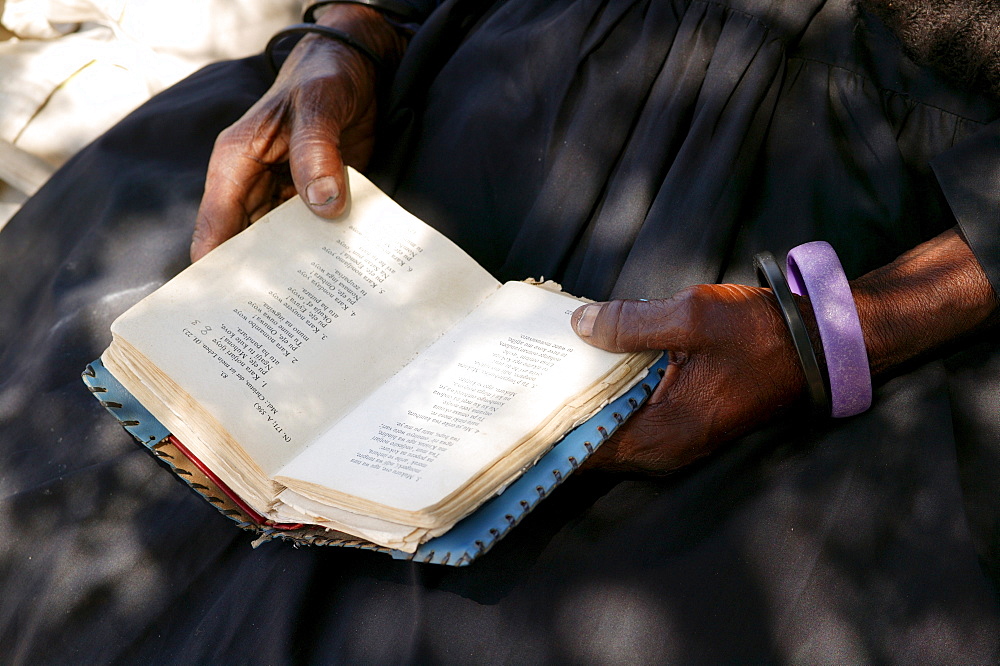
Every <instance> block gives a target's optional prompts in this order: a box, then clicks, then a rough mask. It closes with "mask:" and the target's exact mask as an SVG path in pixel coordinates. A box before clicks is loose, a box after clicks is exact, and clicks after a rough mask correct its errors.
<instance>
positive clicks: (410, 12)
mask: <svg viewBox="0 0 1000 666" xmlns="http://www.w3.org/2000/svg"><path fill="white" fill-rule="evenodd" d="M337 4H348V5H364V6H365V7H371V8H372V9H376V10H378V11H380V12H383V13H387V14H392V15H393V17H394V18H397V19H400V20H401V21H404V22H407V23H416V22H418V21H422V20H423V18H424V17H423V12H421V11H420V10H418V9H416V8H415V7H413V6H411V5H409V4H407V3H405V2H401V1H400V0H323V1H322V2H314V3H313V4H311V5H309V6H308V7H306V10H305V12H303V14H302V20H303V21H304V22H305V23H315V22H316V10H317V9H319V8H320V7H325V6H327V5H337Z"/></svg>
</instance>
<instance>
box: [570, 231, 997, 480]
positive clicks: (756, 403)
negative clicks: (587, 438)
mask: <svg viewBox="0 0 1000 666" xmlns="http://www.w3.org/2000/svg"><path fill="white" fill-rule="evenodd" d="M851 292H852V294H853V295H854V301H855V304H856V306H857V310H858V318H859V320H860V322H861V329H862V334H863V336H864V340H865V346H866V348H867V351H868V361H869V364H870V367H871V372H872V373H873V375H875V376H876V377H878V376H879V375H881V374H884V373H886V372H887V371H889V370H890V369H892V368H894V367H897V366H899V365H900V364H902V363H906V362H908V361H909V360H911V359H914V358H917V357H920V356H922V355H924V354H926V353H930V352H936V351H937V350H940V349H941V348H942V347H943V346H945V345H948V344H950V343H952V342H954V341H955V340H959V339H961V338H962V337H963V336H966V335H970V334H978V333H982V332H991V331H992V330H993V328H995V327H996V326H997V325H1000V295H998V294H997V293H996V292H995V291H994V290H993V288H992V286H991V285H990V282H989V279H988V278H987V276H986V274H985V272H984V271H983V269H982V266H981V265H980V264H979V262H978V261H977V260H976V257H975V255H974V254H973V252H972V250H971V249H970V247H969V246H968V244H967V243H966V242H965V241H964V239H963V238H962V236H961V234H960V233H959V232H958V230H957V229H949V230H948V231H945V232H943V233H942V234H940V235H938V236H936V237H934V238H932V239H930V240H928V241H927V242H925V243H921V244H920V245H918V246H917V247H915V248H913V249H912V250H910V251H908V252H905V253H904V254H902V255H900V256H899V257H898V258H897V259H896V260H895V261H893V262H892V263H890V264H887V265H885V266H883V267H880V268H877V269H875V270H873V271H871V272H870V273H866V274H865V275H862V276H860V277H858V278H857V279H855V280H853V281H852V282H851ZM798 305H799V310H800V311H801V312H802V315H803V317H804V319H805V323H806V328H807V329H808V330H809V335H810V339H811V341H812V346H813V349H814V350H816V352H817V356H818V357H819V359H820V363H821V365H823V360H824V359H823V354H822V343H821V341H820V338H819V334H818V332H817V328H816V321H815V315H814V314H813V311H812V306H811V304H810V303H809V300H808V299H807V298H798ZM572 324H573V328H574V329H575V330H576V332H577V333H578V334H580V336H581V337H582V338H583V339H584V340H586V341H587V342H589V343H590V344H593V345H595V346H597V347H601V348H603V349H608V350H610V351H639V350H645V349H666V350H669V352H670V360H671V361H672V363H671V366H670V367H669V369H668V370H667V373H666V375H665V376H664V378H663V380H662V381H661V382H660V384H659V386H658V387H657V388H656V390H655V391H654V393H653V395H652V396H651V398H650V400H649V402H647V403H646V405H645V406H644V407H643V408H642V409H640V410H639V411H638V412H637V413H636V414H634V415H633V416H632V418H630V419H629V420H628V421H627V422H626V423H625V425H623V426H622V427H621V428H620V429H619V430H618V431H617V432H616V433H615V435H614V436H613V437H612V438H611V439H610V440H609V441H608V442H606V443H605V444H604V445H602V446H601V448H599V449H598V450H597V453H595V454H594V456H592V457H591V458H590V459H589V460H588V461H587V463H588V466H589V467H603V468H607V469H616V470H623V471H643V472H650V473H663V472H668V471H670V470H673V469H677V468H678V467H681V466H683V465H686V464H688V463H690V462H693V461H694V460H696V459H698V458H699V457H701V456H704V455H707V454H708V453H710V452H711V451H712V450H714V449H715V448H717V447H718V446H719V445H720V444H722V443H724V442H726V441H728V440H731V439H734V438H735V437H738V436H740V435H743V434H745V433H747V432H750V431H751V430H754V429H755V428H757V427H759V426H761V425H763V424H764V423H767V422H768V421H770V420H772V419H774V418H776V417H778V416H779V415H780V414H782V413H783V412H784V411H785V410H786V409H787V408H788V407H790V406H792V405H794V404H795V403H796V402H801V401H803V400H804V397H805V394H806V390H805V376H804V375H803V373H802V370H801V367H800V366H799V361H798V356H797V355H796V353H795V349H794V347H793V346H792V339H791V335H790V334H789V333H788V330H787V329H786V327H785V324H784V320H783V318H782V316H781V311H780V309H779V308H778V305H777V301H776V300H775V298H774V296H773V295H772V294H771V291H770V290H769V289H759V288H756V287H746V286H742V285H731V284H729V285H698V286H695V287H689V288H688V289H685V290H683V291H681V292H679V293H678V294H676V295H675V296H674V297H672V298H669V299H665V300H658V301H649V302H644V301H610V302H608V303H595V304H592V305H585V306H583V307H581V308H579V309H577V310H576V312H574V313H573V317H572Z"/></svg>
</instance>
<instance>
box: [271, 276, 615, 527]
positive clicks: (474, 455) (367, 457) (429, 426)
mask: <svg viewBox="0 0 1000 666" xmlns="http://www.w3.org/2000/svg"><path fill="white" fill-rule="evenodd" d="M579 304H580V302H579V301H578V300H576V299H573V298H572V297H569V296H566V295H565V294H560V293H556V292H552V291H549V290H547V289H542V288H539V287H536V286H532V285H529V284H525V283H518V282H513V283H507V284H505V285H504V286H503V287H502V288H501V289H500V290H499V291H498V292H496V293H495V294H494V295H493V296H491V297H490V298H489V299H488V300H487V301H486V302H485V303H484V304H483V305H482V306H480V308H479V309H477V310H476V311H475V312H474V313H473V314H472V315H470V316H469V317H468V318H467V319H465V320H463V321H462V322H461V323H460V324H459V325H458V326H456V327H455V328H454V329H452V331H450V332H449V333H448V334H447V335H446V336H445V337H443V338H442V339H440V340H438V341H437V342H436V343H435V344H434V345H432V346H431V347H430V348H428V349H427V350H426V351H425V352H424V353H423V354H421V356H420V357H418V358H417V360H415V361H414V362H413V363H411V364H410V365H409V366H408V367H407V368H406V369H405V370H404V371H403V372H401V373H400V374H398V375H396V377H394V378H393V380H392V381H391V382H389V383H387V384H386V385H384V386H382V387H381V388H380V389H379V390H378V391H376V392H375V393H373V394H372V395H371V396H370V397H369V398H367V399H366V400H365V401H364V402H363V403H361V404H360V405H359V406H358V407H357V408H356V409H355V410H353V411H352V412H351V413H350V414H349V415H348V416H347V417H345V418H344V419H343V420H342V421H341V422H340V423H338V424H337V425H336V426H335V427H333V428H332V429H331V430H329V431H328V432H326V433H324V434H323V435H322V436H321V437H319V438H318V439H317V440H316V442H315V443H314V444H312V445H311V446H310V447H309V448H307V449H306V450H305V451H304V452H303V453H301V454H300V455H299V456H298V457H296V459H295V460H293V461H292V462H291V463H289V464H288V465H287V466H286V467H285V468H284V469H282V470H281V472H280V473H279V474H278V475H276V478H278V480H280V481H281V482H282V483H284V484H286V485H288V487H289V488H293V489H295V490H297V491H299V492H306V493H307V494H309V495H310V496H315V493H313V492H309V490H308V489H304V488H303V486H301V485H299V484H297V483H296V481H302V482H305V483H307V484H315V485H321V486H325V487H327V488H332V489H335V491H337V492H338V493H343V494H346V495H351V496H353V498H357V499H359V500H361V503H360V504H358V503H353V499H349V500H347V501H346V503H345V504H344V505H343V508H347V509H352V508H356V507H363V504H364V502H366V501H368V502H375V503H378V504H381V505H385V506H388V507H392V508H395V509H399V510H400V511H404V512H412V511H420V510H423V509H425V508H427V507H431V506H433V505H435V504H437V503H439V502H441V501H442V500H443V499H445V498H446V497H448V496H449V495H451V494H452V493H454V492H456V491H457V490H459V489H460V488H461V487H463V486H464V485H466V484H467V483H468V482H469V481H470V479H475V478H476V477H477V476H478V475H480V474H481V473H482V472H483V471H484V470H486V469H487V468H489V467H490V466H491V465H492V464H493V463H494V462H496V461H497V460H499V459H501V458H502V457H504V456H505V455H506V454H508V453H509V452H510V451H511V450H513V449H514V448H515V447H517V446H518V445H519V444H521V443H522V442H524V441H526V440H527V439H528V438H529V437H530V436H531V434H532V433H534V432H538V431H539V429H540V427H541V424H544V423H545V422H546V420H547V418H548V417H549V416H550V415H552V414H554V413H555V412H557V411H558V410H560V408H562V406H563V405H564V404H565V403H567V402H568V401H570V402H571V401H572V399H573V398H574V396H577V395H579V394H580V393H581V392H582V391H584V390H585V389H587V388H590V387H592V386H594V385H595V384H598V383H599V382H601V381H602V380H603V379H605V378H607V377H609V376H610V375H611V374H614V371H615V370H616V368H617V367H618V366H619V365H620V364H621V362H622V358H623V357H624V356H625V355H622V354H613V353H610V352H606V351H603V350H600V349H597V348H595V347H591V346H590V345H588V344H587V343H585V342H584V341H582V340H580V339H579V337H577V335H576V334H575V333H574V332H573V330H572V328H571V327H570V314H571V313H572V312H573V310H575V309H576V307H578V306H579ZM571 425H572V424H571ZM552 443H554V442H552V441H550V442H547V443H546V442H543V444H552ZM526 462H530V460H528V461H526ZM521 464H524V463H523V462H522V463H521ZM293 479H294V480H293ZM383 517H386V518H388V519H394V518H392V513H391V512H390V513H389V514H385V515H384V516H383Z"/></svg>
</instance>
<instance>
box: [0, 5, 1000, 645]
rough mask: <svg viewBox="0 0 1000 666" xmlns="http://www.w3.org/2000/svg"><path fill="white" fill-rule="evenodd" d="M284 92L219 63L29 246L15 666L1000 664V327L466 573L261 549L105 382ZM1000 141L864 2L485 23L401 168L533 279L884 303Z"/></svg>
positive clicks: (24, 256)
mask: <svg viewBox="0 0 1000 666" xmlns="http://www.w3.org/2000/svg"><path fill="white" fill-rule="evenodd" d="M469 4H472V3H469ZM789 5H790V6H789ZM268 84H269V79H268V76H267V74H266V70H265V68H264V67H263V65H262V63H261V61H260V60H258V59H250V60H246V61H239V62H233V63H223V64H219V65H215V66H212V67H209V68H208V69H206V70H204V71H202V72H200V73H199V74H197V75H196V76H194V77H192V78H191V79H189V80H187V81H185V82H183V83H181V84H180V85H178V86H176V87H175V88H173V89H172V90H170V91H168V92H167V93H165V94H163V95H161V96H159V97H157V98H154V99H153V100H152V101H151V102H149V103H148V104H146V105H145V106H144V107H142V108H141V109H139V110H138V111H137V112H135V113H134V114H133V115H132V116H130V117H129V118H128V119H126V120H125V121H124V122H122V123H121V124H120V125H119V126H117V127H116V128H115V129H114V130H112V131H111V132H109V133H108V134H107V135H105V136H104V137H102V138H101V139H100V140H98V141H97V142H96V143H94V144H93V145H92V146H90V147H89V148H87V149H86V150H84V151H83V152H82V153H81V154H80V155H78V156H77V157H76V158H74V159H73V160H72V161H71V162H70V163H69V164H68V165H67V166H66V167H65V168H64V169H62V170H61V171H60V172H59V173H58V174H57V175H56V176H55V177H54V178H53V179H52V181H50V183H49V184H47V185H46V186H45V188H43V190H42V191H41V192H39V194H38V195H37V196H36V197H34V198H33V199H32V200H30V201H29V202H28V203H27V204H26V205H25V207H24V208H23V210H22V211H21V213H20V214H19V215H18V216H16V217H15V219H14V220H12V221H11V222H10V224H9V225H8V227H7V228H6V229H4V231H3V232H2V233H0V489H2V494H0V498H2V499H0V526H2V531H0V589H2V591H3V593H2V595H0V661H3V662H4V663H9V662H13V663H47V662H54V663H59V662H67V663H81V662H109V661H143V662H146V661H150V662H184V663H192V662H193V663H203V662H218V661H223V660H225V661H234V662H240V661H245V662H254V663H257V662H260V663H286V662H293V661H322V662H338V661H365V662H386V661H393V662H400V661H401V662H407V661H430V660H433V661H445V662H447V661H451V662H483V661H489V662H504V661H506V662H540V661H577V662H591V661H594V662H624V661H632V662H664V661H696V662H720V661H797V662H802V661H806V662H829V661H836V662H870V661H898V662H906V663H914V662H942V661H948V662H951V661H961V662H966V663H984V662H996V661H997V660H998V659H1000V604H998V596H997V587H996V585H997V582H998V581H1000V506H998V505H1000V503H998V500H997V498H998V497H1000V481H998V478H1000V475H997V474H996V470H997V469H1000V345H998V343H997V341H996V339H995V335H994V336H990V335H983V336H981V337H980V338H977V339H970V340H965V341H961V342H960V343H956V345H955V346H954V347H953V348H950V349H947V350H943V351H942V352H940V353H938V354H936V355H935V356H933V357H931V358H926V359H921V360H920V361H918V362H915V363H913V364H911V365H910V366H908V367H906V368H901V369H899V370H898V372H896V374H895V375H894V376H892V377H890V378H888V379H887V380H886V381H884V382H883V383H881V385H879V386H878V387H877V389H876V398H875V404H874V407H873V408H872V410H871V411H869V412H868V413H866V414H864V415H861V416H859V417H856V418H852V419H847V420H842V421H838V422H821V423H816V422H815V421H814V420H808V419H806V418H805V417H801V418H796V417H794V416H792V417H789V418H788V419H786V420H783V421H782V422H780V423H775V424H773V425H771V426H769V427H767V428H765V429H763V430H761V431H759V432H756V433H754V434H752V435H750V436H748V437H745V438H743V439H742V440H740V441H738V442H735V443H733V444H732V445H730V446H727V447H725V448H724V449H723V450H722V451H720V452H719V453H718V454H716V455H714V456H712V457H711V458H709V459H707V460H705V461H703V462H701V463H698V464H696V465H695V466H693V467H691V468H689V469H686V470H684V471H682V472H679V473H676V474H673V475H671V476H669V477H666V478H663V479H649V478H633V477H623V476H619V475H609V474H603V473H589V474H586V475H580V476H578V477H575V478H572V479H570V480H569V481H568V482H567V483H566V484H565V485H564V486H563V488H562V489H560V490H559V492H557V493H555V494H554V495H553V496H552V497H550V498H549V499H547V500H546V501H545V502H544V503H542V505H540V507H539V509H538V510H537V511H536V512H535V513H533V514H532V515H531V516H529V517H528V518H527V519H526V520H525V521H524V522H523V523H522V524H521V525H520V526H519V527H518V528H517V529H515V530H514V531H513V532H512V533H511V534H510V535H509V536H508V537H507V538H506V539H504V540H503V541H502V542H500V544H499V545H498V546H496V547H495V548H494V550H493V551H491V552H490V553H489V554H488V555H487V556H485V557H484V558H482V559H481V560H480V561H478V562H476V563H475V564H474V565H472V566H471V567H468V568H464V569H452V568H446V567H433V566H426V565H419V564H411V563H406V562H396V561H393V560H391V559H389V558H387V557H385V556H383V555H378V554H374V553H367V552H358V551H351V550H346V549H335V548H301V549H296V548H293V547H291V546H290V545H288V544H284V543H267V544H264V545H262V546H261V547H259V548H257V549H252V548H251V547H250V541H251V539H250V537H248V536H247V535H246V534H245V533H243V532H240V531H239V530H237V529H236V528H235V527H233V526H232V525H231V524H230V523H229V522H228V521H227V520H226V519H225V518H223V517H222V516H221V515H219V514H218V513H217V512H216V511H215V510H214V509H213V508H212V507H211V506H209V505H207V504H206V503H204V502H203V501H202V500H201V499H200V498H198V497H196V496H195V495H194V494H193V493H192V492H190V491H189V490H188V489H187V488H185V487H184V486H183V485H182V484H181V483H180V482H179V481H177V480H176V479H174V478H173V477H172V476H171V475H170V474H168V473H167V472H165V471H164V470H163V469H161V468H160V467H159V466H158V465H157V464H156V463H155V462H153V460H152V459H151V458H150V457H149V456H148V455H147V454H146V453H145V452H143V451H142V450H141V449H140V448H139V447H138V446H136V445H135V444H134V443H133V442H132V441H131V439H130V438H129V436H128V435H126V434H125V433H124V431H122V430H121V429H120V428H119V427H118V426H117V424H116V423H115V422H114V421H113V419H111V418H110V417H109V416H108V415H107V414H106V413H104V410H103V409H101V408H100V406H99V405H98V404H97V402H96V401H95V400H93V398H92V397H91V396H90V395H89V394H88V392H87V391H86V390H85V388H84V387H83V385H82V383H81V382H80V380H79V373H80V371H81V370H82V368H83V367H84V366H85V364H86V363H87V362H89V361H90V360H92V359H93V358H96V357H97V356H98V355H99V354H100V353H101V352H102V351H103V349H104V347H105V346H106V345H107V344H108V342H109V341H110V334H109V332H108V327H109V325H110V322H111V320H112V319H113V318H114V317H115V316H117V315H118V314H119V313H121V312H122V311H124V310H125V309H126V308H127V307H128V306H130V305H131V304H132V303H134V302H136V301H137V300H139V299H140V298H141V297H142V296H144V295H145V294H147V293H149V292H150V291H152V290H153V289H155V288H156V287H157V286H158V285H159V284H161V283H162V282H164V281H165V280H166V279H168V278H169V277H170V276H172V275H173V274H175V273H176V272H177V271H179V270H180V269H182V268H183V267H184V266H185V265H186V263H187V249H188V244H189V241H190V234H191V230H192V224H193V220H194V215H195V211H196V209H197V205H198V200H199V198H200V196H201V191H202V182H203V179H204V171H205V166H206V163H207V159H208V156H209V153H210V150H211V146H212V141H213V140H214V137H215V135H216V134H217V133H218V132H219V131H220V130H221V129H222V128H224V127H225V126H227V125H228V124H230V123H231V122H233V121H234V120H235V119H236V118H238V117H239V116H240V115H241V114H242V112H243V111H244V110H245V109H246V108H248V106H249V105H250V104H252V103H253V101H255V99H256V98H257V97H259V95H260V94H262V93H263V91H264V90H265V89H266V87H267V86H268ZM998 116H1000V113H998V110H997V108H996V107H995V105H993V104H991V103H990V102H988V101H987V100H984V99H981V98H978V97H976V96H975V95H973V94H971V93H966V92H963V91H959V90H955V89H953V88H950V87H949V86H948V85H947V84H946V83H944V82H942V81H940V80H938V79H937V78H936V77H935V76H934V75H932V74H929V73H927V72H923V71H921V70H919V69H917V68H916V67H914V66H913V65H912V64H911V63H909V62H908V61H907V60H906V59H905V58H903V57H902V56H901V55H900V54H899V53H898V52H897V51H896V50H895V46H894V43H893V41H892V39H891V37H890V36H889V35H887V34H885V32H884V31H883V30H882V29H881V28H880V26H879V25H878V24H877V23H875V22H874V21H872V20H871V19H870V18H868V17H865V16H864V15H861V14H859V13H858V12H857V10H856V9H855V8H854V6H853V5H852V3H850V2H846V1H845V2H826V3H824V2H820V1H818V0H808V1H806V0H803V1H802V2H797V3H769V2H763V1H762V0H761V1H753V0H741V1H738V2H737V1H734V2H730V3H728V4H725V3H715V2H680V1H677V2H655V1H653V2H636V1H622V2H617V1H615V0H611V1H608V2H596V1H591V0H584V1H575V2H570V1H568V0H561V1H553V2H546V3H541V2H533V1H530V0H507V2H504V3H498V4H497V5H496V6H495V7H492V8H491V9H489V10H488V11H485V12H483V11H482V10H480V9H472V8H470V7H469V6H468V5H467V4H464V3H461V2H454V3H446V4H445V6H444V7H442V9H441V10H440V11H438V12H437V13H436V14H435V15H434V16H432V18H431V19H430V20H429V22H428V24H427V25H426V27H425V29H424V30H423V31H422V32H421V33H420V34H419V35H418V37H417V39H416V40H415V42H414V43H413V45H412V48H411V50H410V52H409V54H408V56H407V60H406V61H405V62H404V64H403V66H402V68H401V70H400V74H399V76H398V78H397V81H396V84H395V88H394V92H393V94H392V99H391V101H390V103H389V105H388V106H387V121H386V132H385V134H384V135H383V138H382V141H381V144H380V148H379V152H378V156H377V159H376V161H375V165H374V167H373V172H374V174H375V176H376V177H377V179H378V181H379V182H380V183H381V184H382V185H383V186H384V187H385V188H386V189H387V190H389V191H390V192H392V193H393V194H394V195H395V196H396V197H397V198H398V199H399V200H400V201H401V202H403V203H404V205H406V206H407V207H409V208H410V209H411V210H413V211H414V212H415V213H417V214H418V215H420V216H422V217H423V218H424V219H426V220H427V221H429V222H431V223H433V224H435V225H437V226H438V227H439V228H441V229H443V230H444V231H446V232H447V233H448V234H450V235H451V236H452V237H453V238H455V239H456V240H457V241H458V242H459V243H460V244H461V245H463V246H464V247H466V248H467V249H468V250H469V251H470V252H471V253H472V254H473V255H474V256H476V257H477V259H479V260H480V261H481V262H483V264H484V265H485V266H487V267H488V268H489V269H490V270H491V271H493V272H494V273H495V274H497V275H498V276H499V277H501V278H515V279H519V278H523V277H526V276H529V275H534V276H540V275H544V276H546V277H554V278H556V279H559V280H562V281H563V283H564V285H565V286H566V287H567V289H568V290H570V291H574V292H576V293H578V294H581V295H585V296H590V297H593V298H605V297H608V296H610V295H616V296H619V295H620V296H634V297H639V296H641V297H656V296H663V295H669V294H670V293H672V292H673V291H675V290H676V289H678V288H680V287H683V286H686V285H687V284H691V283H697V282H715V281H736V282H745V283H752V282H753V275H752V270H751V264H750V261H751V257H752V255H753V253H754V252H755V251H757V250H760V249H770V250H772V251H774V252H775V253H776V254H781V253H783V252H784V251H786V250H787V249H788V248H790V247H792V246H794V245H796V244H798V243H800V242H805V241H809V240H816V239H825V240H828V241H830V242H831V243H833V244H834V246H835V247H836V248H837V250H838V252H839V253H840V255H841V257H842V258H843V260H844V264H845V267H846V268H847V270H848V273H849V274H850V275H851V277H853V276H856V275H858V274H860V273H863V272H864V271H866V270H870V269H871V268H873V267H875V266H878V265H880V264H882V263H885V262H886V261H889V260H891V259H892V258H893V257H894V256H896V255H898V254H899V253H900V252H902V251H904V250H906V249H908V248H909V247H912V246H913V245H915V244H917V243H919V242H920V241H922V240H924V239H926V238H929V237H931V236H933V235H935V234H936V233H939V232H940V231H941V230H943V229H945V228H948V227H950V226H953V225H954V224H955V220H954V218H953V217H952V216H951V213H950V209H949V202H948V201H946V199H945V198H944V195H943V194H942V192H941V188H940V187H939V186H938V184H937V182H936V181H935V178H934V174H933V172H932V170H931V167H930V160H931V159H932V158H937V159H948V156H949V154H950V151H951V150H952V147H953V146H955V145H956V144H958V143H960V142H961V141H963V140H965V139H967V138H969V137H974V136H975V135H976V134H977V133H978V132H983V131H990V129H991V126H990V125H989V123H990V122H991V121H993V120H994V119H995V118H997V117H998ZM968 168H969V169H975V168H977V165H975V164H970V165H968Z"/></svg>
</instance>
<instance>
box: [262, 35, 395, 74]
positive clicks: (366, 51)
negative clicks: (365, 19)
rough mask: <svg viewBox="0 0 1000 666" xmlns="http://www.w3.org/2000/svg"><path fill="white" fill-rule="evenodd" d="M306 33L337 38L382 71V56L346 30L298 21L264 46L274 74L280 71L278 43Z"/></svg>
mask: <svg viewBox="0 0 1000 666" xmlns="http://www.w3.org/2000/svg"><path fill="white" fill-rule="evenodd" d="M305 34H315V35H323V36H324V37H328V38H330V39H335V40H337V41H338V42H341V43H343V44H346V45H347V46H349V47H351V48H352V49H354V50H355V51H357V52H358V53H360V54H362V55H363V56H365V57H366V58H368V59H369V60H371V61H372V62H373V63H374V64H375V70H376V72H381V71H382V58H381V57H379V55H378V54H377V53H375V52H374V51H372V50H371V49H370V48H368V47H367V46H365V45H364V44H362V43H361V42H359V41H358V40H356V39H354V38H353V37H351V36H350V35H348V34H347V33H346V32H343V31H341V30H337V29H336V28H328V27H326V26H325V25H316V24H314V23H296V24H295V25H291V26H288V27H287V28H285V29H284V30H279V31H278V32H277V34H275V35H274V37H272V38H271V39H270V41H268V43H267V46H266V47H264V58H265V59H266V60H267V64H268V65H270V67H271V71H272V72H273V73H274V74H277V73H278V66H277V65H276V64H275V62H274V50H275V48H277V46H278V44H279V43H280V42H282V41H283V40H284V39H285V38H286V37H291V36H293V35H305Z"/></svg>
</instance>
